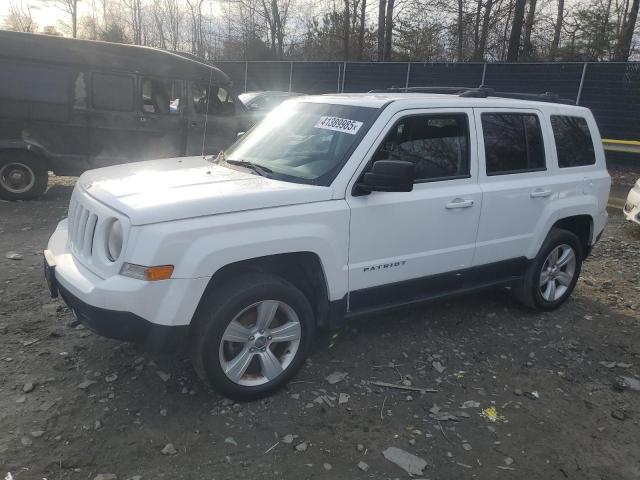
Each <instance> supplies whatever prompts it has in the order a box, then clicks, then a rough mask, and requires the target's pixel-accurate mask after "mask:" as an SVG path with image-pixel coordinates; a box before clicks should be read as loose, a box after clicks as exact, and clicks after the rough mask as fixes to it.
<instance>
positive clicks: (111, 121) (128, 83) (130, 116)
mask: <svg viewBox="0 0 640 480" xmlns="http://www.w3.org/2000/svg"><path fill="white" fill-rule="evenodd" d="M134 92H135V77H134V76H133V75H126V74H120V73H118V74H112V73H97V72H94V73H92V74H91V107H92V108H91V111H90V112H89V152H90V156H89V163H90V165H91V168H97V167H105V166H108V165H115V164H118V163H126V162H132V161H136V160H138V159H139V158H140V156H139V155H140V145H139V141H138V120H137V118H136V108H135V102H134Z"/></svg>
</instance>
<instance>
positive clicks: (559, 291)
mask: <svg viewBox="0 0 640 480" xmlns="http://www.w3.org/2000/svg"><path fill="white" fill-rule="evenodd" d="M575 272H576V252H575V250H574V249H573V248H572V247H571V246H570V245H567V244H562V245H559V246H557V247H555V248H554V249H553V250H551V252H550V253H549V255H548V256H547V258H546V260H545V261H544V263H543V264H542V271H541V272H540V282H539V288H540V294H541V295H542V298H544V299H545V300H546V301H547V302H555V301H556V300H558V299H560V298H562V296H563V295H565V294H566V293H567V291H568V290H569V287H570V286H571V282H572V281H573V277H574V275H575Z"/></svg>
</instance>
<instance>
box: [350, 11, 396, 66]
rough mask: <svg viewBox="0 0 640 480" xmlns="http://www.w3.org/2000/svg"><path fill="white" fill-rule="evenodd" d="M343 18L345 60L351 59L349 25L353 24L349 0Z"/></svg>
mask: <svg viewBox="0 0 640 480" xmlns="http://www.w3.org/2000/svg"><path fill="white" fill-rule="evenodd" d="M391 1H393V0H391ZM343 18H344V36H343V38H342V42H343V51H344V54H343V55H344V59H345V60H349V42H350V38H349V37H350V32H349V27H350V25H351V14H350V13H349V0H344V13H343Z"/></svg>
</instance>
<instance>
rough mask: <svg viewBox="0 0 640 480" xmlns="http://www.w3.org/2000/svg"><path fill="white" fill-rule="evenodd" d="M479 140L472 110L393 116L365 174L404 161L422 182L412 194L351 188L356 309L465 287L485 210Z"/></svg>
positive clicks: (351, 261)
mask: <svg viewBox="0 0 640 480" xmlns="http://www.w3.org/2000/svg"><path fill="white" fill-rule="evenodd" d="M475 141H476V139H475V128H474V124H473V112H472V110H471V109H428V110H414V111H403V112H400V113H398V114H396V116H395V117H394V118H393V119H392V120H391V122H390V124H389V126H388V130H387V132H386V133H385V134H383V138H380V143H379V144H378V146H377V147H375V150H373V151H371V152H370V158H369V161H368V165H367V167H365V170H364V171H365V172H366V170H367V169H368V168H370V166H371V165H372V164H373V162H375V161H377V160H404V161H409V162H412V163H414V164H415V172H416V179H415V183H414V187H413V191H411V192H372V193H370V194H368V195H358V194H354V192H353V191H350V192H348V194H347V202H348V203H349V206H350V207H351V223H350V240H349V290H350V293H349V311H361V310H367V309H372V308H376V307H381V306H386V305H395V304H399V303H410V302H413V301H418V300H422V299H425V298H428V297H433V296H438V295H442V294H444V293H448V292H451V291H455V290H459V289H461V288H463V286H464V281H465V271H466V270H467V269H469V268H470V267H471V264H472V261H473V254H474V251H475V240H476V233H477V228H478V222H479V218H480V209H481V207H482V194H481V192H480V187H479V186H478V181H477V174H478V173H477V159H476V155H477V150H476V144H475ZM361 175H362V173H361V174H360V175H359V177H360V176H361Z"/></svg>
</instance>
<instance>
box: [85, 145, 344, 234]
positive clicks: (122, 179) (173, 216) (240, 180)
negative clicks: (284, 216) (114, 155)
mask: <svg viewBox="0 0 640 480" xmlns="http://www.w3.org/2000/svg"><path fill="white" fill-rule="evenodd" d="M78 183H79V185H80V188H81V189H83V190H84V191H85V192H87V193H88V194H89V195H91V196H92V197H93V198H95V199H96V200H98V201H100V202H102V203H104V204H106V205H108V206H109V207H111V208H114V209H116V210H118V211H119V212H121V213H123V214H124V215H126V216H127V217H129V219H130V220H131V223H132V225H145V224H148V223H157V222H167V221H171V220H179V219H184V218H193V217H200V216H205V215H216V214H222V213H231V212H241V211H246V210H256V209H261V208H270V207H281V206H286V205H295V204H299V203H311V202H319V201H324V200H329V199H331V197H332V189H331V188H330V187H320V186H315V185H302V184H298V183H290V182H282V181H279V180H272V179H268V178H265V177H261V176H259V175H255V174H254V173H252V172H250V171H248V170H246V171H245V170H244V169H242V168H240V167H239V168H238V170H236V169H235V168H228V167H225V166H221V165H216V164H213V163H211V162H209V161H207V160H205V159H204V158H202V157H183V158H170V159H165V160H151V161H147V162H138V163H129V164H124V165H116V166H113V167H106V168H99V169H96V170H90V171H88V172H85V173H84V174H83V175H82V176H81V177H80V179H79V180H78Z"/></svg>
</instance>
